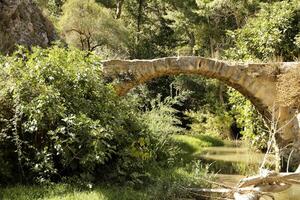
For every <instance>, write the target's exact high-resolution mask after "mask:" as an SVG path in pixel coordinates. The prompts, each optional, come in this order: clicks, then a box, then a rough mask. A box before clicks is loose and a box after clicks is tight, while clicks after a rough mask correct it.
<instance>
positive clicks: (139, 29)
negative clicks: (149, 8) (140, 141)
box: [137, 0, 144, 41]
mask: <svg viewBox="0 0 300 200" xmlns="http://www.w3.org/2000/svg"><path fill="white" fill-rule="evenodd" d="M137 1H138V4H139V8H138V16H137V33H138V35H137V39H138V41H139V40H140V31H141V24H142V18H143V4H144V0H137Z"/></svg>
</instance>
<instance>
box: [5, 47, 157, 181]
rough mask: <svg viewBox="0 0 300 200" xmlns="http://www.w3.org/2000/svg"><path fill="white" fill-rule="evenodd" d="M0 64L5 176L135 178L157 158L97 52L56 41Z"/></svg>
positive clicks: (20, 178) (34, 178) (21, 178)
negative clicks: (107, 78) (106, 77)
mask: <svg viewBox="0 0 300 200" xmlns="http://www.w3.org/2000/svg"><path fill="white" fill-rule="evenodd" d="M0 62H1V65H2V66H1V68H2V69H1V72H0V152H1V154H0V164H1V166H0V177H1V180H0V182H8V180H11V179H10V178H11V177H12V175H13V177H15V178H14V180H12V181H14V182H18V181H29V182H31V181H39V182H41V181H45V180H53V179H54V180H57V179H61V177H65V176H74V175H76V176H78V177H80V178H81V180H88V181H93V179H94V177H95V176H96V175H97V176H101V177H103V176H105V177H111V175H108V174H109V173H111V174H119V175H121V177H122V176H123V177H125V179H127V178H135V176H136V174H135V173H134V172H135V171H138V170H140V169H141V168H143V167H144V165H145V163H146V162H149V161H150V160H151V159H152V155H151V154H150V153H148V152H150V150H149V148H150V144H151V137H150V136H149V131H148V130H147V128H146V127H145V126H144V125H143V123H141V120H139V119H137V117H136V115H135V114H134V113H133V112H130V107H129V106H128V105H127V104H126V103H125V102H124V101H120V100H119V97H117V95H116V94H115V92H114V90H113V89H112V87H111V86H110V85H107V84H104V82H103V78H102V76H101V67H100V66H101V65H100V59H99V58H98V57H96V56H93V55H89V56H87V53H86V52H82V51H79V50H70V49H64V48H59V47H58V46H54V47H52V48H49V49H46V50H44V49H40V48H34V49H33V50H32V52H28V51H27V50H25V49H23V48H20V49H19V50H18V51H17V52H15V53H14V54H13V55H12V56H7V57H1V59H0ZM145 141H147V142H145ZM145 155H147V156H145ZM106 173H107V174H106Z"/></svg>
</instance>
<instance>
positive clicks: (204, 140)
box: [172, 135, 224, 162]
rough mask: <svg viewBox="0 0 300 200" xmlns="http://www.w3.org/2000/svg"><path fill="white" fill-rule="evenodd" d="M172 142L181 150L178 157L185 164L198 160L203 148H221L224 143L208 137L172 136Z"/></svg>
mask: <svg viewBox="0 0 300 200" xmlns="http://www.w3.org/2000/svg"><path fill="white" fill-rule="evenodd" d="M172 139H173V141H174V142H175V143H176V144H177V145H178V146H179V147H180V148H181V150H182V152H181V153H180V155H179V156H180V157H181V158H183V159H184V160H185V162H191V161H192V160H195V159H199V155H200V154H201V153H202V152H203V150H204V148H205V147H212V146H223V145H224V142H223V141H222V140H220V139H217V138H214V137H211V136H209V135H173V136H172Z"/></svg>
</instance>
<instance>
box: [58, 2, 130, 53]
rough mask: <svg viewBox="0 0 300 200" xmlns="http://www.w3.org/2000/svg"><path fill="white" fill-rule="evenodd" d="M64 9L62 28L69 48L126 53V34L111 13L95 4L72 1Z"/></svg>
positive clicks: (61, 21) (122, 26) (61, 19)
mask: <svg viewBox="0 0 300 200" xmlns="http://www.w3.org/2000/svg"><path fill="white" fill-rule="evenodd" d="M62 9H63V15H62V17H61V18H60V21H59V26H60V28H61V31H62V34H63V35H64V37H65V39H66V41H67V43H68V44H70V45H72V46H76V47H79V48H80V49H82V50H87V51H95V50H96V49H97V48H98V47H103V46H106V47H107V48H109V49H114V50H120V49H122V50H123V52H124V51H126V44H127V38H128V34H127V31H126V29H125V27H124V25H123V24H122V22H121V21H118V20H115V19H114V18H113V17H112V16H111V14H110V11H109V10H108V9H106V8H104V7H102V6H100V5H99V4H97V3H96V2H95V1H94V0H87V1H81V0H70V1H67V2H66V3H65V4H64V5H63V7H62Z"/></svg>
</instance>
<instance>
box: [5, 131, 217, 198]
mask: <svg viewBox="0 0 300 200" xmlns="http://www.w3.org/2000/svg"><path fill="white" fill-rule="evenodd" d="M172 140H173V141H174V142H175V143H176V144H177V145H178V146H179V147H180V148H181V150H182V151H181V152H182V153H180V154H179V155H177V156H178V157H179V158H181V161H182V162H180V163H175V165H173V166H172V167H165V168H162V167H159V166H151V167H150V174H151V181H150V183H145V184H144V185H142V187H139V189H134V188H133V187H132V186H116V185H113V184H111V185H97V186H94V187H93V188H91V189H87V188H79V187H76V186H74V185H69V184H52V185H48V186H24V185H17V186H10V187H6V188H0V200H81V199H82V200H85V199H87V200H156V199H166V200H168V199H170V200H171V199H180V198H182V199H184V198H192V197H193V194H189V193H187V192H186V191H183V190H182V189H180V188H181V187H180V186H194V187H200V186H202V187H203V186H205V187H206V186H207V187H208V185H207V183H206V182H204V181H202V180H201V179H199V177H201V178H209V177H208V174H207V171H205V170H204V168H203V166H202V165H201V163H200V162H199V156H198V155H199V154H200V153H201V152H202V151H203V148H204V147H210V146H220V145H223V142H222V141H221V140H218V139H215V138H212V137H210V136H206V135H204V136H191V135H174V136H173V137H172Z"/></svg>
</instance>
